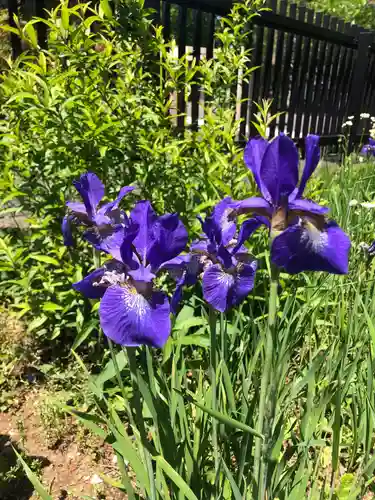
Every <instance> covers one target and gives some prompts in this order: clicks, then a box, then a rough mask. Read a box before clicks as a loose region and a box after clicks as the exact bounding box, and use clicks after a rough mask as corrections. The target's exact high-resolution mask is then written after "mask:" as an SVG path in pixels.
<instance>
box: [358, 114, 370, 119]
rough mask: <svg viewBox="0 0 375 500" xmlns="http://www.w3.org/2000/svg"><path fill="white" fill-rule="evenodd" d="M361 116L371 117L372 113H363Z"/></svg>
mask: <svg viewBox="0 0 375 500" xmlns="http://www.w3.org/2000/svg"><path fill="white" fill-rule="evenodd" d="M359 116H360V117H361V118H370V113H361V114H360V115H359Z"/></svg>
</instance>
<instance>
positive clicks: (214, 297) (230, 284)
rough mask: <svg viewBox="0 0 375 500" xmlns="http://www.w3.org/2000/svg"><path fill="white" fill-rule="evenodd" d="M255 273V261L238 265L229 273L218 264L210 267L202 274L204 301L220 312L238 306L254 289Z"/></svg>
mask: <svg viewBox="0 0 375 500" xmlns="http://www.w3.org/2000/svg"><path fill="white" fill-rule="evenodd" d="M255 272H256V262H255V261H253V262H252V263H251V264H243V263H239V264H238V266H237V267H236V268H235V269H233V271H232V272H230V273H229V272H226V271H225V270H224V269H222V267H221V266H220V265H218V264H214V265H212V266H210V267H209V268H208V269H207V270H206V271H205V272H204V274H203V282H202V284H203V296H204V298H205V300H206V301H207V302H208V303H209V304H210V305H211V306H212V307H213V308H214V309H216V310H217V311H220V312H224V311H226V310H227V309H230V308H231V307H233V306H235V305H238V304H240V303H241V302H242V301H243V300H244V299H245V297H246V296H247V295H248V294H249V293H250V292H251V290H252V289H253V287H254V278H255Z"/></svg>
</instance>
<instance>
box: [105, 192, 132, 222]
mask: <svg viewBox="0 0 375 500" xmlns="http://www.w3.org/2000/svg"><path fill="white" fill-rule="evenodd" d="M134 189H135V187H134V186H124V187H122V188H121V189H120V192H119V194H118V196H117V198H116V199H115V200H113V201H110V202H108V203H104V205H102V206H101V207H100V209H99V213H103V214H104V215H109V216H111V212H112V211H113V210H117V209H118V206H119V204H120V202H121V200H122V199H123V198H124V196H126V195H127V194H128V193H130V192H131V191H133V190H134Z"/></svg>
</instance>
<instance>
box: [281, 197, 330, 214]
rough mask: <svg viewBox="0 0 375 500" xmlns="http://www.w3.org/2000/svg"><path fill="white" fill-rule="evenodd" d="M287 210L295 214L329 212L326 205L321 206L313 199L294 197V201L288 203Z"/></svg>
mask: <svg viewBox="0 0 375 500" xmlns="http://www.w3.org/2000/svg"><path fill="white" fill-rule="evenodd" d="M288 209H289V211H290V212H291V211H293V212H296V213H297V215H301V214H305V215H308V214H309V213H310V214H315V215H325V214H327V213H328V212H329V208H328V207H322V206H321V205H318V204H317V203H315V202H314V201H311V200H303V199H302V198H296V199H295V200H294V201H290V202H289V203H288Z"/></svg>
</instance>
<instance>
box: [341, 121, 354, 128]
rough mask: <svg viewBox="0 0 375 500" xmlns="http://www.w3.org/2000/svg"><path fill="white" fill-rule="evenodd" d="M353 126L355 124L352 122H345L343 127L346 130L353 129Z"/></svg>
mask: <svg viewBox="0 0 375 500" xmlns="http://www.w3.org/2000/svg"><path fill="white" fill-rule="evenodd" d="M352 125H353V122H352V121H350V120H348V121H347V122H345V123H343V124H342V127H343V128H344V127H351V126H352Z"/></svg>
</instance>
